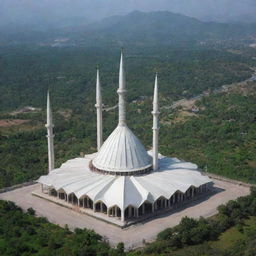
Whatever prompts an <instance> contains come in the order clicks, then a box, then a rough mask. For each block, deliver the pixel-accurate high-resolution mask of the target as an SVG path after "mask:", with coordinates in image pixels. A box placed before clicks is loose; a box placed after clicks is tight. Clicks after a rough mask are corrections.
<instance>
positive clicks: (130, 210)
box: [124, 205, 136, 219]
mask: <svg viewBox="0 0 256 256" xmlns="http://www.w3.org/2000/svg"><path fill="white" fill-rule="evenodd" d="M124 217H125V219H133V218H136V208H135V207H134V206H132V205H129V206H127V207H126V209H125V211H124Z"/></svg>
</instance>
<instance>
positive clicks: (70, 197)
mask: <svg viewBox="0 0 256 256" xmlns="http://www.w3.org/2000/svg"><path fill="white" fill-rule="evenodd" d="M68 202H69V203H71V204H73V205H78V199H77V197H76V195H75V194H74V193H71V194H69V195H68Z"/></svg>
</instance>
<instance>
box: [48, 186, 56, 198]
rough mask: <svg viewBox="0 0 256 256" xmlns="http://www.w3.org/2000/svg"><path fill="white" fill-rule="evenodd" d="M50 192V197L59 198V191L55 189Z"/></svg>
mask: <svg viewBox="0 0 256 256" xmlns="http://www.w3.org/2000/svg"><path fill="white" fill-rule="evenodd" d="M49 192H50V193H49V194H50V196H55V197H57V195H58V193H57V191H56V190H55V189H54V188H51V189H50V191H49Z"/></svg>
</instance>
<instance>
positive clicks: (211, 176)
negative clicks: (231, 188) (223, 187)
mask: <svg viewBox="0 0 256 256" xmlns="http://www.w3.org/2000/svg"><path fill="white" fill-rule="evenodd" d="M201 173H202V174H203V175H206V176H208V177H209V178H212V179H215V180H221V181H226V182H229V183H232V184H235V185H239V186H244V187H248V188H251V187H255V186H256V185H255V184H250V183H246V182H242V181H239V180H233V179H229V178H225V177H223V176H220V175H217V174H213V173H209V172H204V171H202V170H201Z"/></svg>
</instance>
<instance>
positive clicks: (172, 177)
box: [38, 53, 213, 224]
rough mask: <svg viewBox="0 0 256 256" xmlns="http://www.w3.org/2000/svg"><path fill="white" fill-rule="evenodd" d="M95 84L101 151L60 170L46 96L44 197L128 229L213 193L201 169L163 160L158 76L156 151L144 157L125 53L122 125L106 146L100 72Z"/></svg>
mask: <svg viewBox="0 0 256 256" xmlns="http://www.w3.org/2000/svg"><path fill="white" fill-rule="evenodd" d="M96 80H97V81H96V105H95V107H96V109H97V149H98V150H97V152H96V153H93V154H90V155H85V156H84V157H81V158H75V159H71V160H69V161H67V162H65V163H64V164H62V165H61V167H60V168H57V169H55V168H54V145H53V138H54V135H53V127H54V125H53V121H52V111H51V104H50V97H49V92H48V95H47V124H46V128H47V133H48V134H47V139H48V160H49V173H48V175H44V176H41V177H40V178H39V179H38V183H39V184H41V188H42V189H41V193H42V195H43V194H45V195H47V196H48V197H49V198H52V201H54V202H58V203H59V204H61V202H63V205H70V206H72V207H76V208H79V209H80V210H81V211H82V212H85V213H88V214H89V215H92V216H95V217H97V218H100V219H101V218H102V219H104V220H105V221H109V222H114V220H118V221H119V222H121V223H123V224H125V223H129V222H138V221H142V220H144V219H146V218H149V217H154V216H155V215H159V214H161V213H163V212H167V211H170V212H171V211H173V209H176V208H177V207H180V206H182V205H184V204H185V203H186V202H188V201H189V200H190V201H191V200H195V199H196V198H198V197H200V196H202V195H203V194H205V193H207V191H209V190H211V188H212V186H213V182H212V181H211V180H210V178H209V177H207V176H205V175H203V174H202V173H201V172H200V171H199V170H198V167H197V165H195V164H192V163H189V162H184V161H181V160H179V159H177V158H169V157H165V156H162V155H161V154H160V153H159V152H158V134H159V121H158V117H159V114H160V112H159V104H158V101H159V99H158V79H157V75H156V77H155V86H154V96H153V111H152V115H153V128H152V129H153V139H152V142H153V143H152V144H153V145H152V150H150V151H146V149H145V147H144V146H143V145H142V143H141V142H140V141H139V139H138V138H137V137H136V136H135V135H134V133H133V132H132V131H131V130H130V129H129V128H128V126H127V123H126V100H125V95H126V93H127V90H126V84H125V72H124V56H123V53H121V60H120V70H119V88H118V90H117V93H118V96H119V103H118V109H119V122H118V125H117V127H116V128H115V129H114V131H113V132H112V133H111V135H110V136H109V137H108V138H107V139H106V141H105V142H104V143H103V136H102V124H103V123H102V96H101V86H100V77H99V70H97V79H96ZM142 125H143V124H142Z"/></svg>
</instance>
